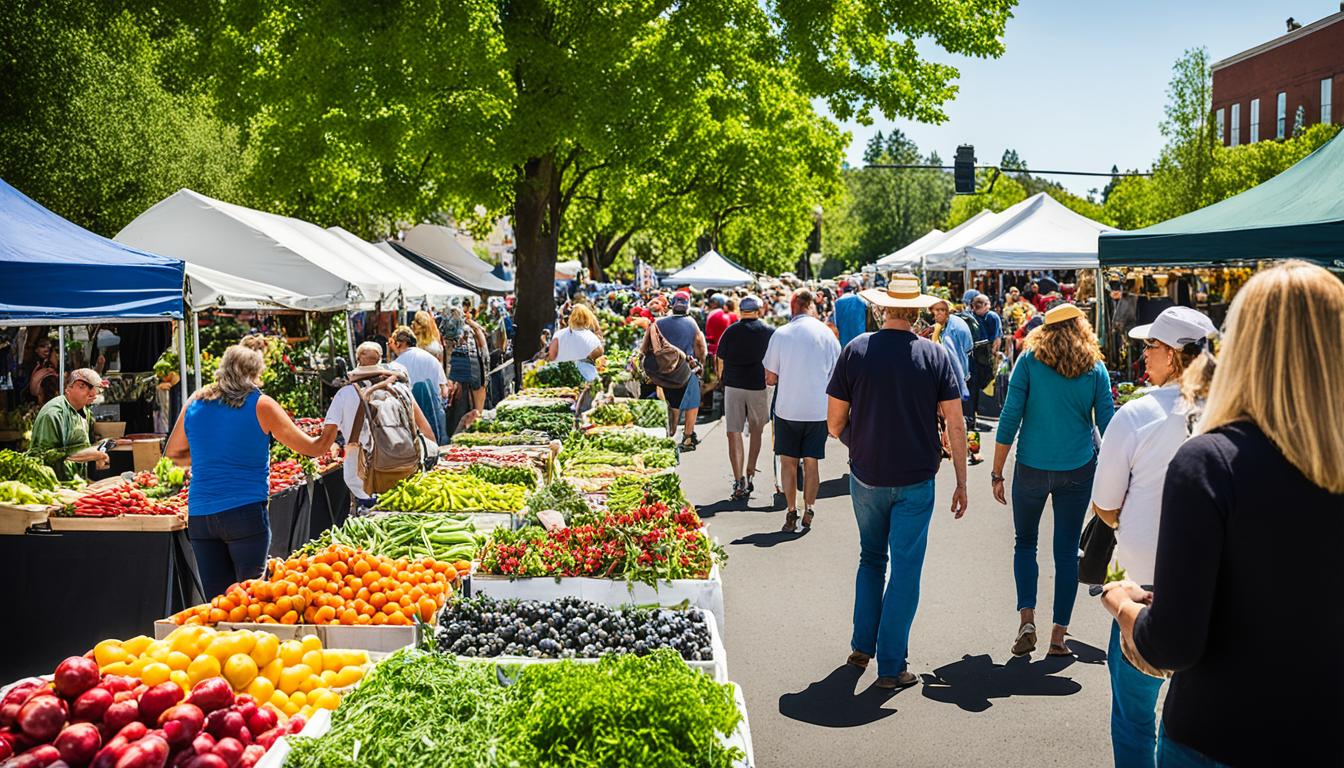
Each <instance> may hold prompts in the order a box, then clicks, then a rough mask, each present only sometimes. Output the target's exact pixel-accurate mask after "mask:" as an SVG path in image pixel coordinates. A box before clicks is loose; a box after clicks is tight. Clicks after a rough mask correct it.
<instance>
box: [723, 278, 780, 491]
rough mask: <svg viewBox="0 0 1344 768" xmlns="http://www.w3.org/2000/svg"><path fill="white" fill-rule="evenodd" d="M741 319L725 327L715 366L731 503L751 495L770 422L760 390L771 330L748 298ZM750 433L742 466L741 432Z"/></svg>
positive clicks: (755, 301)
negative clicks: (720, 393) (719, 383)
mask: <svg viewBox="0 0 1344 768" xmlns="http://www.w3.org/2000/svg"><path fill="white" fill-rule="evenodd" d="M739 312H740V315H739V317H740V319H739V320H738V321H737V322H735V323H733V324H732V325H730V326H728V327H727V328H726V329H725V330H724V332H723V336H722V337H721V338H720V339H719V349H718V352H719V354H718V357H717V358H716V360H717V365H718V375H719V380H720V381H722V382H723V411H724V421H725V422H726V424H725V427H726V428H725V430H724V431H725V433H726V434H727V436H728V463H729V464H730V465H732V468H733V494H732V498H733V499H746V498H750V497H751V494H752V492H753V491H755V490H756V484H755V481H754V478H755V477H756V459H757V458H758V457H759V456H760V455H761V438H762V436H763V435H764V433H765V425H766V424H767V423H768V422H769V421H770V393H769V390H767V389H766V387H765V366H764V365H763V364H762V362H763V361H764V360H765V350H766V349H767V348H768V347H769V346H770V337H771V336H773V335H774V333H775V329H773V328H771V327H770V326H769V325H767V324H765V323H764V322H762V321H761V319H760V316H761V300H760V299H758V298H756V297H755V296H747V297H746V298H744V299H742V302H741V304H740V305H739ZM744 427H746V428H748V429H749V430H750V431H751V442H750V447H749V449H748V450H747V452H746V456H745V461H744V457H743V450H742V430H743V428H744Z"/></svg>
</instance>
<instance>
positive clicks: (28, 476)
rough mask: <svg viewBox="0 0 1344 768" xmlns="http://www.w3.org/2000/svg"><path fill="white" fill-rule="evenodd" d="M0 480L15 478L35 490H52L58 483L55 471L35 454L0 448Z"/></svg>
mask: <svg viewBox="0 0 1344 768" xmlns="http://www.w3.org/2000/svg"><path fill="white" fill-rule="evenodd" d="M0 480H17V481H19V482H21V483H23V484H24V485H27V486H28V487H29V488H32V489H33V490H35V491H54V490H56V487H57V486H58V485H60V481H59V480H57V478H56V471H55V470H53V469H52V468H51V467H49V466H47V465H46V464H43V463H42V462H41V461H40V460H39V459H38V458H37V457H36V456H32V455H30V454H27V453H19V452H18V451H11V450H9V449H5V450H0Z"/></svg>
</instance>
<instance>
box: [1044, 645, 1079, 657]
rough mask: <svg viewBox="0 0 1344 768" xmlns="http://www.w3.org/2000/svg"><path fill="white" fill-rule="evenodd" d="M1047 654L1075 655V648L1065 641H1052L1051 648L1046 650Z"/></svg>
mask: <svg viewBox="0 0 1344 768" xmlns="http://www.w3.org/2000/svg"><path fill="white" fill-rule="evenodd" d="M1045 655H1046V656H1073V655H1074V653H1073V650H1072V649H1071V648H1069V646H1067V645H1065V644H1063V643H1051V644H1050V650H1048V651H1046V652H1045Z"/></svg>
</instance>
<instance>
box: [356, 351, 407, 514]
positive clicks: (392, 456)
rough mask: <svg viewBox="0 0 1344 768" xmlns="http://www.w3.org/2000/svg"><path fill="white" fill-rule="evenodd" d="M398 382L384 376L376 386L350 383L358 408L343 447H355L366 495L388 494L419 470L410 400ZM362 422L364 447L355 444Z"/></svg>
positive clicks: (367, 381) (361, 381)
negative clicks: (365, 435) (366, 431)
mask: <svg viewBox="0 0 1344 768" xmlns="http://www.w3.org/2000/svg"><path fill="white" fill-rule="evenodd" d="M399 383H400V382H399V381H398V379H397V377H395V376H384V377H382V379H381V380H380V381H378V382H377V383H374V382H372V381H371V380H369V379H363V380H360V381H354V382H351V385H352V386H354V388H355V392H356V393H357V394H358V395H359V408H358V409H357V410H356V411H355V423H354V426H353V427H352V428H351V429H350V436H349V439H348V440H347V444H348V445H354V446H358V449H357V450H358V451H359V465H358V466H359V477H360V479H362V480H363V481H364V492H365V493H368V494H377V493H383V492H385V491H389V490H391V489H392V486H394V485H396V484H397V483H398V482H400V481H401V480H403V479H405V478H407V477H410V476H411V475H413V474H415V473H416V472H417V471H419V469H420V464H421V461H422V458H423V453H422V450H423V448H422V445H421V442H420V435H419V429H418V428H417V426H416V423H415V408H414V401H412V400H411V399H410V396H409V395H408V394H407V392H406V387H405V386H398V384H399ZM366 422H367V424H368V427H369V438H370V439H369V444H368V445H367V446H365V445H361V444H360V442H359V435H360V432H362V431H363V429H364V425H365V423H366Z"/></svg>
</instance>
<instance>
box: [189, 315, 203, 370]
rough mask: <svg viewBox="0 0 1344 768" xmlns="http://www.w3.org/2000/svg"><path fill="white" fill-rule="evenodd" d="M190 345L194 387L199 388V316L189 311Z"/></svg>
mask: <svg viewBox="0 0 1344 768" xmlns="http://www.w3.org/2000/svg"><path fill="white" fill-rule="evenodd" d="M191 347H192V352H193V353H194V354H195V356H196V362H195V364H196V389H200V388H201V316H200V315H198V314H197V313H195V312H192V313H191Z"/></svg>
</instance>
